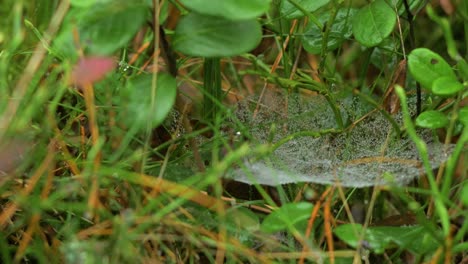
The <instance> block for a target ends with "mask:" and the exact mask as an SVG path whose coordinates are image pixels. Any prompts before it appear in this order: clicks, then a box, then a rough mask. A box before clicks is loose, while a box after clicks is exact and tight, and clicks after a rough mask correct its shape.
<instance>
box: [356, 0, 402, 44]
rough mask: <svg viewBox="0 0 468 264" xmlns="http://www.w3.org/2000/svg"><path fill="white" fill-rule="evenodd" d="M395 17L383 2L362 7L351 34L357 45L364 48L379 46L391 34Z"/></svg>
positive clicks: (392, 11) (382, 0) (381, 0)
mask: <svg viewBox="0 0 468 264" xmlns="http://www.w3.org/2000/svg"><path fill="white" fill-rule="evenodd" d="M396 18H397V15H396V13H395V11H394V10H393V8H392V7H391V6H389V5H388V4H387V2H386V1H384V0H376V1H374V2H372V3H370V4H369V5H367V6H365V7H363V8H362V9H361V10H359V12H358V13H357V14H356V16H355V18H354V21H353V33H354V37H355V38H356V40H357V41H359V43H361V44H362V45H364V46H366V47H374V46H377V45H378V44H380V43H381V42H382V41H383V40H384V39H385V38H386V37H388V36H389V35H390V33H392V31H393V28H394V27H395V24H396Z"/></svg>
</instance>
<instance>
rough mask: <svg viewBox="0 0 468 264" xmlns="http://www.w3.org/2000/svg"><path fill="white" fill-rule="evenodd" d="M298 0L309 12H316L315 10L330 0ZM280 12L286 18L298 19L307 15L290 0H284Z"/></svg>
mask: <svg viewBox="0 0 468 264" xmlns="http://www.w3.org/2000/svg"><path fill="white" fill-rule="evenodd" d="M296 2H297V3H298V4H299V5H300V6H301V7H302V8H304V10H307V11H308V12H314V11H315V10H317V9H319V8H321V7H322V6H324V5H326V4H328V3H329V2H330V0H314V1H310V0H296ZM280 13H281V16H282V17H285V18H286V19H297V18H301V17H303V16H305V15H304V13H303V12H302V11H301V10H299V9H298V8H297V7H296V6H294V5H293V4H291V3H290V2H289V1H288V0H283V1H282V3H281V9H280Z"/></svg>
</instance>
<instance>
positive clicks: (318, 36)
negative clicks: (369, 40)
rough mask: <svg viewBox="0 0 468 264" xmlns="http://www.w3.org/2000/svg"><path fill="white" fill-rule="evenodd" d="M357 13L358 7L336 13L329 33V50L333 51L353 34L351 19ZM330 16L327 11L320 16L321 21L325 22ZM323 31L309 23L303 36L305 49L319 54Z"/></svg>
mask: <svg viewBox="0 0 468 264" xmlns="http://www.w3.org/2000/svg"><path fill="white" fill-rule="evenodd" d="M355 13H356V9H340V10H339V11H338V13H337V14H336V17H335V21H334V23H333V25H332V27H331V29H330V33H329V35H328V43H327V50H328V51H332V50H334V49H336V48H338V47H339V46H340V45H341V44H342V43H343V42H344V41H345V40H346V39H347V38H349V37H350V36H351V23H350V21H351V19H352V17H353V15H354V14H355ZM329 18H330V13H327V14H325V15H323V16H321V17H320V18H319V22H320V23H322V24H325V23H326V22H327V21H328V19H329ZM322 36H323V34H322V31H321V30H320V29H319V28H318V27H317V26H316V25H315V24H313V23H309V24H308V25H307V28H306V30H305V32H304V35H303V36H302V45H304V49H305V50H306V51H307V52H309V53H312V54H319V53H320V52H321V51H322V46H323V41H322V40H323V38H322Z"/></svg>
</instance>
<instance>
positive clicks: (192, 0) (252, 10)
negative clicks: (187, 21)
mask: <svg viewBox="0 0 468 264" xmlns="http://www.w3.org/2000/svg"><path fill="white" fill-rule="evenodd" d="M181 2H182V4H184V5H185V6H186V7H187V8H189V9H191V10H193V11H196V12H197V13H200V14H204V15H210V16H218V17H224V18H226V19H230V20H246V19H252V18H256V17H259V16H261V15H262V14H263V13H265V12H266V11H268V9H269V8H270V2H271V0H222V1H220V0H181Z"/></svg>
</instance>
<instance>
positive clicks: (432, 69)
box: [408, 48, 457, 89]
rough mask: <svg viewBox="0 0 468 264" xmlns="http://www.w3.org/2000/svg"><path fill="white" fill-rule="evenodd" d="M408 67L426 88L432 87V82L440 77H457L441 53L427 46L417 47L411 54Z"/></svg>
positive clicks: (454, 78)
mask: <svg viewBox="0 0 468 264" xmlns="http://www.w3.org/2000/svg"><path fill="white" fill-rule="evenodd" d="M408 69H409V71H410V73H411V75H412V76H413V77H414V79H415V80H416V81H418V82H419V83H421V85H422V86H423V87H424V88H426V89H432V84H433V83H434V81H435V80H437V79H438V78H440V77H446V78H451V79H453V80H456V79H457V77H456V76H455V73H454V72H453V70H452V68H451V67H450V65H449V64H448V63H447V62H446V61H445V60H444V59H443V58H442V57H441V56H440V55H439V54H437V53H435V52H433V51H431V50H429V49H426V48H418V49H415V50H413V51H412V52H411V53H410V54H409V56H408Z"/></svg>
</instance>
